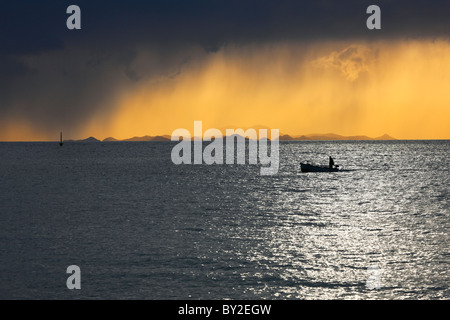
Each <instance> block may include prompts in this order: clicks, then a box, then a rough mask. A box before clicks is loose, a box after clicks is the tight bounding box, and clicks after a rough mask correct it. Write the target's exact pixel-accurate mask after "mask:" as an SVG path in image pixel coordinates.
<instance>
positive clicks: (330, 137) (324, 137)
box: [66, 133, 397, 142]
mask: <svg viewBox="0 0 450 320" xmlns="http://www.w3.org/2000/svg"><path fill="white" fill-rule="evenodd" d="M233 136H238V135H237V134H234V135H233ZM192 139H193V140H194V139H195V137H192ZM279 140H280V141H351V140H356V141H365V140H368V141H375V140H397V139H396V138H394V137H391V136H390V135H388V134H384V135H382V136H380V137H376V138H371V137H368V136H364V135H358V136H342V135H339V134H335V133H325V134H308V135H289V134H280V137H279ZM66 141H67V142H121V141H130V142H142V141H171V136H170V135H167V134H165V135H157V136H147V135H146V136H142V137H137V136H136V137H132V138H128V139H122V140H119V139H115V138H113V137H108V138H106V139H103V140H98V139H96V138H94V137H89V138H87V139H81V140H66Z"/></svg>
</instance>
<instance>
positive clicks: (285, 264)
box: [0, 141, 450, 299]
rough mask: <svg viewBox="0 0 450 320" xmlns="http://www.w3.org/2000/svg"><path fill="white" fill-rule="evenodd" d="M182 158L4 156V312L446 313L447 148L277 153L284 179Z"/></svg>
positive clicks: (129, 148)
mask: <svg viewBox="0 0 450 320" xmlns="http://www.w3.org/2000/svg"><path fill="white" fill-rule="evenodd" d="M172 147H173V144H172V143H165V142H143V143H132V142H129V143H120V142H119V143H66V144H65V145H64V146H63V147H62V148H60V147H59V146H58V145H57V144H55V143H0V217H1V222H0V240H1V246H0V298H2V299H11V298H12V299H17V298H24V299H35V298H43V299H72V298H76V299H79V298H88V299H90V298H104V299H117V298H119V299H224V298H231V299H369V298H370V299H373V298H375V299H448V298H450V290H449V280H450V272H449V262H450V258H449V244H450V241H449V215H450V206H449V185H450V164H449V151H450V142H449V141H394V142H324V141H322V142H282V143H281V145H280V170H279V173H278V175H276V176H261V175H260V171H259V168H258V167H257V166H255V165H211V166H208V165H180V166H176V165H174V164H172V162H171V159H170V152H171V148H172ZM328 155H332V156H333V157H334V159H335V162H336V163H337V164H340V165H341V166H342V167H343V168H344V171H342V172H338V173H301V172H300V167H299V162H300V161H301V160H308V159H309V160H314V161H316V162H322V163H323V164H326V163H327V161H328ZM69 265H78V266H79V267H80V268H81V285H82V288H81V290H73V291H71V290H68V289H67V288H66V279H67V277H68V276H69V275H68V274H66V268H67V266H69ZM374 270H375V271H374ZM374 272H375V276H376V280H377V281H378V282H377V286H376V288H370V286H369V287H368V283H373V282H370V281H372V280H373V278H370V277H371V276H374ZM368 279H372V280H370V281H368Z"/></svg>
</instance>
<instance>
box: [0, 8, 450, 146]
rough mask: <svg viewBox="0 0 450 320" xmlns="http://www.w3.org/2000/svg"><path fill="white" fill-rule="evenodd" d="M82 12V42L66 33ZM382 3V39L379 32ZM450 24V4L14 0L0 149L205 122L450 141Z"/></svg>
mask: <svg viewBox="0 0 450 320" xmlns="http://www.w3.org/2000/svg"><path fill="white" fill-rule="evenodd" d="M71 4H76V5H78V6H79V7H80V8H81V27H82V29H81V30H68V29H67V28H66V19H67V18H68V17H69V15H68V14H67V13H66V9H67V7H68V6H69V5H71ZM371 4H377V5H378V6H379V7H380V8H381V24H382V29H381V30H368V29H367V28H366V19H367V18H368V16H369V15H368V14H367V13H366V8H367V7H368V6H369V5H371ZM449 16H450V2H449V1H444V0H442V1H376V2H373V1H361V0H349V1H325V0H324V1H298V0H297V1H294V0H291V1H288V0H281V1H280V0H278V1H266V0H259V1H256V0H254V1H247V0H228V1H214V0H204V1H149V0H145V1H102V0H97V1H78V0H76V1H61V0H58V1H56V0H54V1H31V0H28V1H21V0H15V1H10V0H4V1H2V2H1V3H0V140H54V139H56V138H57V135H58V133H59V131H60V130H63V131H64V132H65V134H66V136H68V137H70V138H85V137H87V136H90V135H95V136H96V137H98V138H101V139H103V138H105V137H107V136H115V137H117V138H128V137H130V136H133V135H145V134H170V133H171V131H172V130H174V129H176V128H178V127H180V126H181V127H187V126H191V125H192V122H193V120H204V121H205V122H206V124H207V125H209V126H215V127H224V126H226V125H233V126H252V125H267V126H270V127H273V128H275V127H278V128H280V130H281V131H282V132H285V133H291V134H300V133H303V134H307V133H314V132H331V131H334V132H336V133H340V134H349V135H350V134H367V135H381V134H383V133H389V134H392V135H394V136H396V135H397V137H398V138H450V132H449V129H448V128H447V127H448V125H445V123H447V122H448V115H449V111H448V109H449V108H450V96H449V94H448V93H447V91H448V90H447V89H446V87H448V85H449V84H450V82H449V81H450V78H449V72H450V45H449V42H448V40H449V36H450V19H449V18H448V17H449ZM433 114H436V116H434V117H433ZM437 114H440V116H437ZM446 119H447V121H445V120H446ZM422 124H423V125H422Z"/></svg>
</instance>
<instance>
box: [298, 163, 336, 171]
mask: <svg viewBox="0 0 450 320" xmlns="http://www.w3.org/2000/svg"><path fill="white" fill-rule="evenodd" d="M300 168H301V170H302V172H337V171H339V166H334V167H332V168H330V167H329V166H328V167H327V166H318V165H313V164H310V163H300Z"/></svg>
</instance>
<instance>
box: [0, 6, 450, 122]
mask: <svg viewBox="0 0 450 320" xmlns="http://www.w3.org/2000/svg"><path fill="white" fill-rule="evenodd" d="M71 4H77V5H78V6H80V8H81V20H82V22H81V25H82V29H81V30H68V29H67V28H66V19H67V17H68V15H67V14H66V8H67V7H68V6H69V5H71ZM371 4H377V5H379V6H380V7H381V11H382V30H376V31H369V30H368V29H367V28H366V19H367V17H368V15H367V14H366V8H367V7H368V6H369V5H371ZM449 14H450V2H449V1H447V0H439V1H427V2H425V1H392V0H391V1H387V0H384V1H361V0H347V1H330V0H322V1H299V0H297V1H294V0H290V1H288V0H277V1H267V0H254V1H248V0H227V1H214V0H198V1H181V0H172V1H170V0H167V1H166V0H164V1H163V0H158V1H149V0H139V1H111V0H110V1H104V0H96V1H85V0H83V1H80V0H75V1H61V0H53V1H49V0H47V1H45V0H42V1H32V0H28V1H22V0H14V1H10V0H3V1H2V2H1V3H0V86H1V87H0V121H1V120H2V119H7V118H8V116H10V115H19V116H24V117H29V118H31V119H33V120H34V122H35V123H36V125H37V126H40V128H41V129H46V128H52V127H54V126H56V125H58V126H64V127H77V125H78V124H81V123H83V121H84V120H85V119H87V118H89V116H90V115H92V114H93V113H96V112H101V111H108V108H109V104H110V103H111V101H110V99H111V97H112V95H113V94H114V93H116V92H117V91H118V90H120V89H123V88H124V87H127V86H132V85H133V84H134V83H137V82H139V81H140V80H142V79H145V78H146V77H151V76H152V75H155V74H157V75H160V74H166V75H167V77H168V78H172V77H176V76H177V75H178V74H179V70H178V69H177V68H179V67H180V66H182V65H183V64H185V63H186V62H187V61H190V60H191V59H193V57H194V56H197V57H198V56H199V55H200V56H201V55H202V54H205V55H207V54H214V53H215V52H217V51H218V50H220V48H221V46H223V45H228V44H232V45H241V44H248V43H267V42H276V41H327V40H333V39H334V40H352V39H355V40H357V39H366V40H370V39H374V40H378V39H385V38H389V39H390V38H392V39H396V38H421V37H433V38H434V37H447V36H449V35H450V19H448V17H449ZM194 47H195V48H202V53H199V52H198V51H197V49H193V48H194ZM143 49H145V50H147V51H152V52H154V55H152V56H151V58H152V59H148V60H149V61H148V62H147V63H145V64H142V63H141V64H139V63H137V62H136V61H137V60H138V57H139V53H140V52H141V51H142V50H143ZM150 60H151V61H150Z"/></svg>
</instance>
